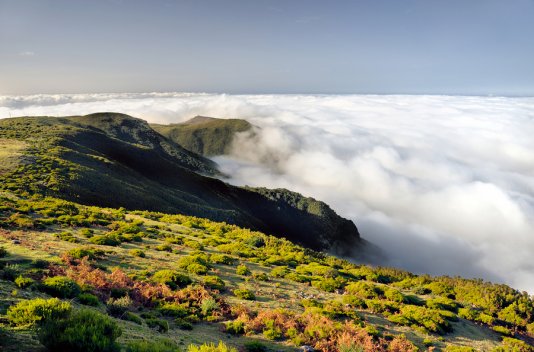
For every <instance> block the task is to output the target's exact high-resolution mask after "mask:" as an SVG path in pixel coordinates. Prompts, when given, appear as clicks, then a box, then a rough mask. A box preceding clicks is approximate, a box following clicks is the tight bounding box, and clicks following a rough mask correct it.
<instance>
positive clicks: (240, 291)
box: [234, 288, 256, 301]
mask: <svg viewBox="0 0 534 352" xmlns="http://www.w3.org/2000/svg"><path fill="white" fill-rule="evenodd" d="M234 295H236V297H239V298H241V299H246V300H249V301H253V300H255V299H256V295H255V294H254V292H252V291H251V290H249V289H246V288H237V289H235V290H234Z"/></svg>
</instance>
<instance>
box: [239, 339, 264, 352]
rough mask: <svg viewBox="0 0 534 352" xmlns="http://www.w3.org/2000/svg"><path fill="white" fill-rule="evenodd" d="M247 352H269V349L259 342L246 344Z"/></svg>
mask: <svg viewBox="0 0 534 352" xmlns="http://www.w3.org/2000/svg"><path fill="white" fill-rule="evenodd" d="M243 347H244V348H245V351H246V352H267V351H268V349H267V347H266V346H265V345H264V344H263V343H261V342H259V341H250V342H245V344H244V345H243Z"/></svg>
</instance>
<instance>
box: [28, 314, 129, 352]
mask: <svg viewBox="0 0 534 352" xmlns="http://www.w3.org/2000/svg"><path fill="white" fill-rule="evenodd" d="M121 334H122V330H121V329H120V327H119V326H118V325H117V323H115V322H114V321H113V319H111V318H109V317H108V316H106V315H104V314H101V313H98V312H96V311H93V310H88V309H83V310H80V311H77V312H73V313H72V314H71V316H70V317H68V318H66V319H59V320H53V319H47V320H46V321H45V323H44V324H43V325H42V327H41V328H40V329H39V331H38V337H39V341H40V342H41V343H42V344H43V345H45V346H46V347H47V348H48V349H49V350H51V351H79V352H112V351H119V350H120V347H119V345H118V344H117V343H116V342H115V340H116V339H117V338H118V337H119V336H120V335H121Z"/></svg>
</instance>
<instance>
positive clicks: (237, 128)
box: [150, 116, 252, 156]
mask: <svg viewBox="0 0 534 352" xmlns="http://www.w3.org/2000/svg"><path fill="white" fill-rule="evenodd" d="M150 126H151V127H152V128H153V129H155V130H156V131H158V132H159V133H161V134H162V135H164V136H165V137H167V138H169V139H170V140H172V141H173V142H175V143H177V144H179V145H181V146H183V147H184V148H185V149H187V150H189V151H191V152H193V153H197V154H200V155H204V156H212V155H223V154H229V153H230V151H231V148H232V141H233V139H234V136H235V134H236V133H239V132H245V131H249V130H251V129H252V125H251V124H250V123H248V122H247V121H245V120H239V119H216V118H212V117H205V116H196V117H194V118H192V119H191V120H189V121H186V122H183V123H178V124H171V125H157V124H152V125H150Z"/></svg>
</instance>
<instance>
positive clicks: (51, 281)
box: [42, 276, 80, 298]
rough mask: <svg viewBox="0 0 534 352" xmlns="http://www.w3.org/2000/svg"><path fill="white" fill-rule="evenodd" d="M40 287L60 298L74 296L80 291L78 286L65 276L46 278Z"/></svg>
mask: <svg viewBox="0 0 534 352" xmlns="http://www.w3.org/2000/svg"><path fill="white" fill-rule="evenodd" d="M42 288H43V291H45V292H46V293H48V294H50V295H51V296H55V297H60V298H74V297H76V296H77V295H78V294H79V293H80V286H78V284H77V283H76V282H75V281H74V280H72V279H69V278H68V277H66V276H54V277H49V278H46V279H45V280H44V281H43V283H42Z"/></svg>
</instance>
